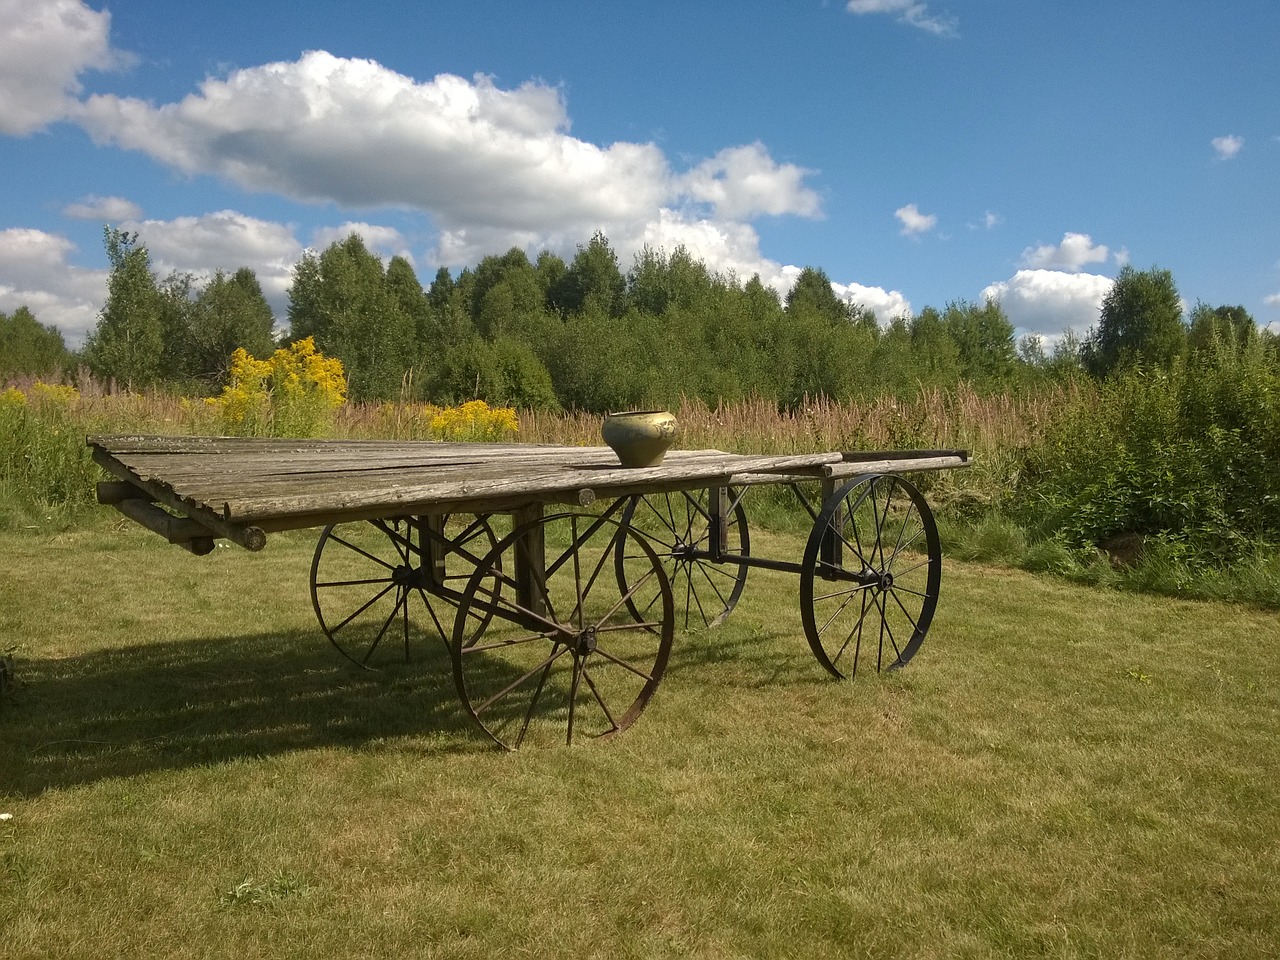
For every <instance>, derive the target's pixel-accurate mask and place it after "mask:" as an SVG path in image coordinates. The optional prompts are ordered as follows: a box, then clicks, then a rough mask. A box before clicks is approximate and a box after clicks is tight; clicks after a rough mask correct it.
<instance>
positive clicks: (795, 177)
mask: <svg viewBox="0 0 1280 960" xmlns="http://www.w3.org/2000/svg"><path fill="white" fill-rule="evenodd" d="M811 172H812V171H810V170H805V169H803V168H802V167H797V166H795V165H794V164H790V163H784V164H779V163H776V162H775V161H774V159H773V158H772V157H770V156H769V151H768V150H766V149H765V147H764V145H763V144H761V143H753V144H750V145H749V146H745V147H729V148H727V149H724V150H721V151H720V152H719V153H717V154H716V155H715V156H714V157H712V158H710V159H709V160H704V161H703V162H702V163H700V164H698V166H696V167H695V168H694V169H692V170H690V171H689V172H688V173H686V174H685V175H684V176H682V177H680V178H678V181H677V182H678V183H679V185H680V187H681V188H682V190H683V191H684V192H686V193H687V194H688V195H689V197H690V198H691V199H693V200H694V201H697V202H701V203H709V204H711V205H712V208H713V210H714V212H715V215H716V216H717V217H723V218H727V219H730V220H739V219H746V218H748V217H752V216H755V215H757V214H761V213H764V214H771V215H773V216H779V215H782V214H788V213H792V214H799V215H800V216H805V217H816V216H817V215H818V213H819V210H820V202H819V200H818V195H817V194H816V193H814V192H813V191H812V190H810V189H808V188H807V187H805V186H804V178H805V177H806V176H808V175H809V174H810V173H811Z"/></svg>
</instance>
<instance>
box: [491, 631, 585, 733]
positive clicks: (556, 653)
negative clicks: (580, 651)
mask: <svg viewBox="0 0 1280 960" xmlns="http://www.w3.org/2000/svg"><path fill="white" fill-rule="evenodd" d="M568 652H569V648H568V647H567V646H565V645H563V644H561V645H558V649H556V650H553V651H552V653H551V655H550V656H549V657H547V658H546V659H545V660H543V661H542V662H541V663H540V664H538V665H537V666H536V667H534V668H533V669H532V670H530V671H529V672H528V673H526V674H525V675H524V676H522V677H520V678H518V679H516V680H512V681H511V682H510V683H509V684H507V685H506V686H505V687H503V688H502V689H501V690H499V691H498V692H497V693H495V694H494V695H493V696H491V697H490V698H489V699H488V700H486V701H485V702H484V703H481V704H478V705H476V706H474V707H472V712H473V713H475V715H476V716H479V715H480V714H482V713H484V712H485V711H486V710H488V709H489V708H490V707H492V706H493V705H494V704H495V703H497V702H499V701H500V700H502V699H503V698H505V697H506V696H507V695H508V694H510V693H511V692H512V691H513V690H516V689H518V688H519V687H520V686H522V685H523V684H524V683H525V682H526V681H528V680H529V678H530V677H532V676H533V675H534V674H535V673H537V672H538V671H539V670H545V669H547V668H549V667H550V666H551V664H553V663H555V662H556V661H557V660H559V659H560V658H561V657H562V656H564V655H565V654H566V653H568ZM539 689H540V688H539Z"/></svg>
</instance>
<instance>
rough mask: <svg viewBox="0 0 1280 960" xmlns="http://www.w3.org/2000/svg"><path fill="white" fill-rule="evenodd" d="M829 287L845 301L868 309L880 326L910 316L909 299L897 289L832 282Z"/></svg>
mask: <svg viewBox="0 0 1280 960" xmlns="http://www.w3.org/2000/svg"><path fill="white" fill-rule="evenodd" d="M831 289H832V290H833V291H834V292H835V295H836V296H837V297H839V298H840V299H841V300H843V301H844V302H845V303H851V304H853V305H854V306H855V307H863V308H865V309H867V310H870V311H871V312H872V313H874V314H875V315H876V319H877V320H879V321H880V324H881V325H882V326H884V325H887V324H888V323H889V321H891V320H893V319H894V318H896V317H909V316H911V301H910V300H908V299H907V298H906V297H904V296H903V295H902V294H901V293H899V292H898V291H897V290H885V289H884V288H883V287H864V286H863V285H862V284H860V283H849V284H842V283H832V284H831Z"/></svg>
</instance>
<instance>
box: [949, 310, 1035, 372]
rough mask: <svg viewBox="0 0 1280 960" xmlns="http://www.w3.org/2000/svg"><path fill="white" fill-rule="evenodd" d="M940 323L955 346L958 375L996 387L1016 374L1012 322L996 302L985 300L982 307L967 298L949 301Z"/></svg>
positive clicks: (1016, 354) (1015, 350)
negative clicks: (954, 301)
mask: <svg viewBox="0 0 1280 960" xmlns="http://www.w3.org/2000/svg"><path fill="white" fill-rule="evenodd" d="M942 323H943V325H944V326H945V327H946V330H947V334H948V336H950V338H951V340H952V342H953V343H955V345H956V350H957V351H958V354H959V360H960V374H961V376H963V377H964V378H965V379H967V380H969V381H970V382H971V383H974V384H977V385H979V386H982V387H996V386H1001V385H1004V384H1007V383H1009V382H1010V381H1012V380H1013V379H1014V378H1015V377H1016V376H1017V370H1018V351H1017V347H1016V345H1015V344H1014V339H1013V324H1012V323H1010V322H1009V318H1008V317H1006V316H1005V313H1004V310H1003V309H1002V308H1001V306H1000V304H999V303H998V302H997V301H995V300H988V301H987V302H986V303H984V304H983V305H982V306H978V305H977V304H975V303H970V302H968V301H960V302H956V303H949V304H947V308H946V310H945V311H943V314H942Z"/></svg>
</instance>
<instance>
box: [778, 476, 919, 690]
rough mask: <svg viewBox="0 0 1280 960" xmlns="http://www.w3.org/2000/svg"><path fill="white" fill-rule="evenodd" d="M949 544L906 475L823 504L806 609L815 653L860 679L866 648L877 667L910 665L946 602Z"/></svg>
mask: <svg viewBox="0 0 1280 960" xmlns="http://www.w3.org/2000/svg"><path fill="white" fill-rule="evenodd" d="M941 578H942V550H941V548H940V547H939V545H938V528H937V526H936V525H935V524H934V522H933V513H932V511H930V509H929V505H928V504H927V503H926V502H925V499H924V497H923V496H921V494H920V491H918V490H917V489H916V488H915V487H914V486H912V485H911V484H910V483H908V482H907V481H906V480H903V479H902V478H901V477H897V476H891V475H884V476H864V477H857V478H855V479H853V480H851V481H849V482H848V483H846V484H845V485H844V486H842V487H840V488H839V489H838V490H836V492H835V493H833V494H832V495H831V496H830V497H829V498H828V500H827V502H826V503H825V504H824V505H823V508H822V511H821V513H819V515H818V519H817V522H816V523H814V525H813V531H812V532H811V533H810V535H809V542H808V544H807V545H806V546H805V551H804V566H803V570H802V571H801V574H800V615H801V618H802V619H803V621H804V632H805V636H806V637H807V638H808V640H809V646H810V647H811V648H812V649H813V655H814V656H815V657H817V658H818V662H819V663H821V664H822V665H823V666H824V667H826V669H827V670H829V671H830V672H831V673H833V674H834V675H835V676H837V677H841V678H843V677H846V676H848V677H853V676H856V675H857V672H858V660H859V657H860V655H861V653H862V648H863V646H866V647H868V655H869V654H870V648H871V647H873V646H874V648H875V667H876V672H879V671H880V670H881V669H882V668H883V669H888V670H895V669H897V668H898V667H903V666H906V664H907V661H909V660H910V659H911V658H912V657H913V656H914V655H915V653H916V651H917V650H918V649H920V644H921V643H923V642H924V635H925V633H927V632H928V630H929V623H930V622H931V621H932V620H933V611H934V608H935V607H936V606H937V604H938V585H939V582H940V581H941Z"/></svg>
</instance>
